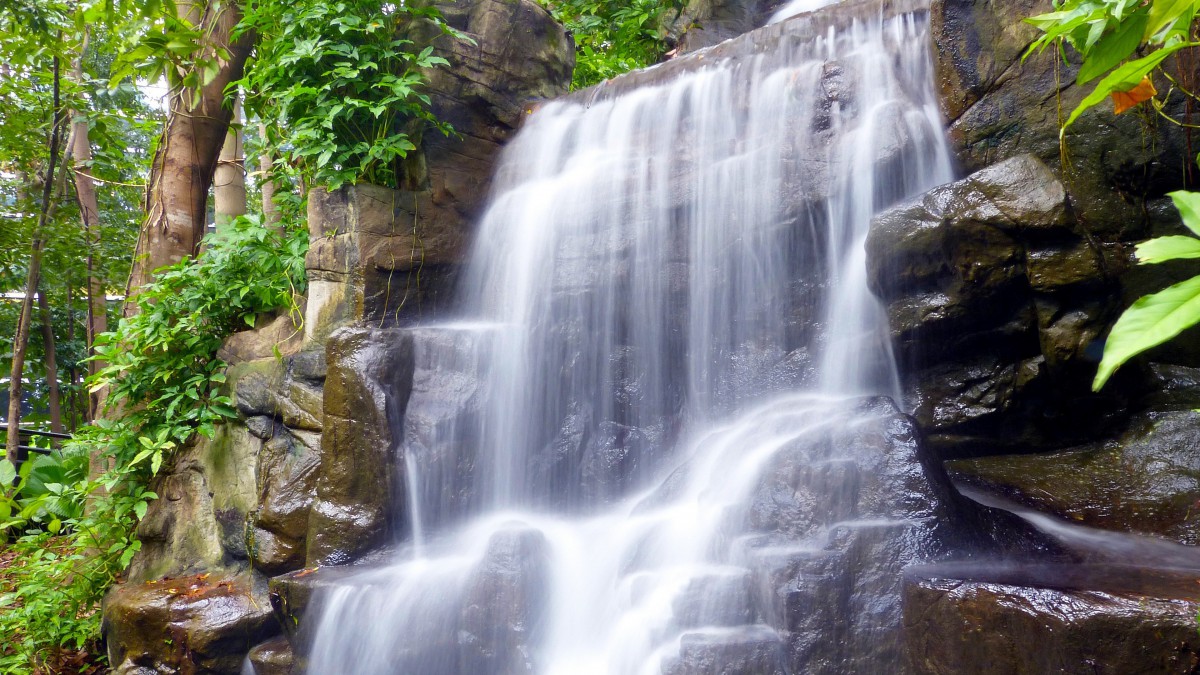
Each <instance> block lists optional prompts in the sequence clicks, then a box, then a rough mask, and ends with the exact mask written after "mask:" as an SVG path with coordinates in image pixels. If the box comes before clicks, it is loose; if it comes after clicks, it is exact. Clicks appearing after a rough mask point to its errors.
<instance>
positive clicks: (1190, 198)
mask: <svg viewBox="0 0 1200 675" xmlns="http://www.w3.org/2000/svg"><path fill="white" fill-rule="evenodd" d="M1167 196H1168V197H1170V198H1171V201H1172V202H1175V208H1177V209H1179V215H1180V216H1181V217H1182V218H1183V224H1184V225H1185V226H1186V227H1187V229H1189V230H1191V231H1192V232H1195V233H1196V236H1197V237H1200V192H1188V191H1187V190H1176V191H1175V192H1171V193H1168V195H1167Z"/></svg>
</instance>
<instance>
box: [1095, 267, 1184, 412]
mask: <svg viewBox="0 0 1200 675" xmlns="http://www.w3.org/2000/svg"><path fill="white" fill-rule="evenodd" d="M1197 323H1200V276H1196V277H1192V278H1191V279H1188V280H1187V281H1183V282H1180V283H1178V284H1175V285H1174V286H1171V287H1169V288H1166V289H1164V290H1161V291H1159V292H1157V293H1152V294H1150V295H1147V296H1143V297H1141V298H1139V299H1138V301H1137V302H1135V303H1133V305H1132V306H1130V307H1129V309H1127V310H1125V313H1123V314H1122V315H1121V318H1119V319H1117V323H1116V324H1115V325H1113V328H1112V332H1111V333H1110V334H1109V336H1108V342H1107V343H1105V345H1104V358H1103V359H1101V360H1100V368H1099V369H1098V370H1097V371H1096V379H1095V380H1093V381H1092V391H1100V389H1101V388H1102V387H1103V386H1104V383H1105V382H1108V378H1110V377H1112V374H1113V373H1114V372H1116V370H1117V369H1118V368H1120V367H1121V366H1122V365H1124V363H1125V362H1126V361H1128V360H1129V359H1131V358H1133V357H1134V356H1137V355H1138V354H1141V353H1142V352H1144V351H1146V350H1147V349H1150V348H1151V347H1157V346H1158V345H1160V344H1162V343H1164V342H1166V341H1167V340H1170V339H1171V338H1173V337H1175V336H1176V335H1179V334H1180V333H1182V332H1183V331H1185V330H1187V329H1188V328H1191V327H1192V326H1194V325H1196V324H1197Z"/></svg>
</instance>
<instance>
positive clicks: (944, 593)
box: [904, 568, 1200, 675]
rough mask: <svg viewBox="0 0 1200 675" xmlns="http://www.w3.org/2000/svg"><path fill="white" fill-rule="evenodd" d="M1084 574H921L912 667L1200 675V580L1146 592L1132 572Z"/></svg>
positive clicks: (908, 604) (911, 630)
mask: <svg viewBox="0 0 1200 675" xmlns="http://www.w3.org/2000/svg"><path fill="white" fill-rule="evenodd" d="M1079 571H1080V570H1078V569H1073V568H1066V569H1056V568H1042V569H1034V570H1021V569H1017V570H1012V571H1008V572H1006V573H1002V574H1000V575H999V578H998V579H989V578H988V577H989V576H993V577H994V576H995V573H989V574H984V575H983V576H982V577H980V578H967V579H963V578H956V577H955V576H954V575H955V574H961V573H963V572H964V570H955V569H948V570H942V569H937V568H934V569H932V570H922V569H916V570H913V572H912V578H911V579H910V580H909V581H907V582H906V584H905V589H904V623H905V636H906V639H907V645H906V652H907V660H908V664H909V667H910V668H911V670H912V672H914V673H920V674H923V675H924V674H930V675H933V674H945V675H950V674H951V673H1080V674H1081V675H1082V674H1084V673H1088V674H1090V673H1107V674H1112V675H1117V674H1120V675H1126V674H1140V673H1145V674H1146V675H1149V674H1150V673H1192V672H1197V671H1198V670H1200V636H1198V634H1197V632H1196V613H1197V610H1198V609H1200V604H1198V603H1197V596H1196V591H1195V583H1194V577H1190V578H1187V577H1185V578H1183V579H1165V580H1163V579H1153V580H1151V581H1150V583H1144V582H1141V581H1140V580H1138V577H1139V576H1144V575H1145V573H1144V572H1141V571H1139V570H1136V569H1125V570H1115V571H1114V572H1115V573H1116V574H1118V575H1119V576H1118V578H1117V580H1116V581H1115V582H1114V581H1112V580H1102V579H1096V578H1088V577H1087V576H1084V575H1080V574H1079ZM1039 577H1040V578H1039ZM1072 577H1074V578H1072ZM1064 582H1066V584H1065V585H1063V584H1064ZM1081 587H1082V589H1083V590H1080V588H1081ZM1089 587H1091V590H1087V589H1088V588H1089Z"/></svg>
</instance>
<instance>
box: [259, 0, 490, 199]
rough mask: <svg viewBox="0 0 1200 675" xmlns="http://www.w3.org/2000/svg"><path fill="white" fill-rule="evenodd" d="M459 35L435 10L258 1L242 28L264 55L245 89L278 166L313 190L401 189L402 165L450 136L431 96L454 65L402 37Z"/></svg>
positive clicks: (379, 3)
mask: <svg viewBox="0 0 1200 675" xmlns="http://www.w3.org/2000/svg"><path fill="white" fill-rule="evenodd" d="M417 22H422V23H425V24H428V27H430V28H431V29H432V30H431V31H426V32H431V33H432V34H433V35H454V36H458V37H462V38H463V39H466V38H465V36H461V35H460V34H458V33H456V32H455V31H453V30H452V29H450V28H449V26H447V25H446V23H445V21H443V20H442V17H441V15H440V14H439V13H438V12H437V10H436V9H433V8H431V7H420V6H416V5H415V4H414V3H403V2H401V3H388V2H384V1H383V0H339V1H337V2H326V1H325V0H258V1H257V2H252V3H250V4H249V5H248V6H247V8H246V14H245V18H244V19H243V20H242V24H241V28H240V30H243V31H248V30H253V31H256V32H257V34H258V35H259V44H258V47H257V52H256V54H257V55H256V57H255V59H254V60H253V61H252V62H251V63H250V64H249V66H248V68H247V73H246V76H245V78H244V79H243V80H242V81H241V82H240V85H241V87H242V89H243V90H244V91H245V92H246V93H247V95H246V108H247V110H249V111H250V112H252V113H254V114H256V115H258V116H259V117H260V118H262V119H263V120H264V121H266V122H267V129H268V131H269V133H270V134H271V136H272V138H271V139H270V140H271V141H272V143H271V144H272V145H273V146H275V147H278V148H279V149H280V150H281V156H280V157H279V159H278V160H277V161H279V162H281V163H284V164H290V165H295V166H297V167H299V168H300V172H301V174H303V175H304V178H305V180H306V181H308V182H309V183H310V184H315V185H322V186H324V187H327V188H329V189H331V190H332V189H337V188H338V187H341V186H342V185H345V184H353V183H356V182H358V181H360V180H361V181H366V182H369V183H375V184H379V185H387V186H390V187H397V186H398V183H399V181H400V180H401V179H402V176H401V173H402V171H401V168H400V162H401V160H403V159H404V158H405V157H407V156H408V153H410V152H412V151H413V150H415V149H416V143H414V140H415V139H419V138H420V136H421V134H422V133H423V132H424V131H425V130H427V129H434V130H436V131H438V132H441V133H443V134H450V133H451V132H452V129H451V128H450V126H449V125H447V124H445V123H443V122H440V121H438V120H437V119H436V118H435V117H434V116H433V114H432V112H430V110H429V105H430V99H429V97H428V96H427V95H426V94H424V93H422V91H421V90H422V87H423V86H424V85H425V83H426V77H427V74H428V73H429V72H430V71H432V70H433V69H436V68H440V67H444V66H446V65H448V62H447V61H446V60H445V59H444V58H442V57H440V56H436V55H435V54H434V53H433V48H432V47H431V46H429V45H425V46H420V45H417V44H415V43H414V42H413V41H412V40H409V39H405V38H401V37H399V35H401V34H408V35H415V34H418V33H419V31H417V30H414V28H415V26H414V24H415V23H417Z"/></svg>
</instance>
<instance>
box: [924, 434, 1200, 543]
mask: <svg viewBox="0 0 1200 675" xmlns="http://www.w3.org/2000/svg"><path fill="white" fill-rule="evenodd" d="M1198 444H1200V415H1197V414H1196V413H1194V412H1190V411H1188V412H1174V413H1151V414H1148V415H1145V416H1143V417H1141V418H1140V419H1138V420H1136V421H1135V422H1134V423H1133V425H1132V427H1131V428H1130V429H1129V430H1128V431H1126V432H1125V433H1124V434H1123V435H1122V436H1121V437H1120V438H1119V439H1115V440H1113V441H1110V442H1107V443H1103V444H1097V445H1094V446H1092V447H1088V448H1083V449H1074V450H1068V451H1064V452H1055V453H1050V454H1039V455H1015V456H1002V457H984V458H979V459H972V460H961V461H955V462H949V463H948V464H947V468H948V470H949V471H950V476H951V477H952V478H954V479H955V480H958V481H962V482H963V483H965V484H967V485H970V486H972V487H974V488H977V489H982V490H986V491H988V492H992V493H995V494H999V495H1001V496H1003V497H1005V498H1007V499H1009V500H1012V501H1014V502H1016V503H1018V504H1021V505H1024V506H1027V507H1030V508H1033V509H1035V510H1037V511H1041V512H1043V513H1048V514H1052V515H1055V516H1058V517H1060V518H1063V519H1065V520H1067V521H1070V522H1073V523H1077V524H1079V525H1086V526H1089V527H1095V528H1100V529H1105V530H1116V531H1120V532H1133V533H1138V534H1148V535H1156V536H1160V537H1164V538H1168V539H1172V540H1174V541H1177V542H1179V543H1181V544H1187V545H1189V546H1196V545H1198V544H1200V519H1197V518H1196V515H1195V511H1196V509H1197V506H1196V504H1197V503H1200V457H1197V456H1196V452H1195V448H1196V447H1197V445H1198Z"/></svg>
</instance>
